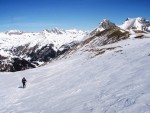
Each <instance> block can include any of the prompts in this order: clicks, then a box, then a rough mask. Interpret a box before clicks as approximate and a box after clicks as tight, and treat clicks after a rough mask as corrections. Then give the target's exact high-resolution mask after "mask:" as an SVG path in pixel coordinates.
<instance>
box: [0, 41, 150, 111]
mask: <svg viewBox="0 0 150 113" xmlns="http://www.w3.org/2000/svg"><path fill="white" fill-rule="evenodd" d="M116 46H121V47H122V48H118V49H117V50H122V51H121V52H115V51H117V50H112V51H107V52H106V53H104V54H103V55H99V56H96V57H94V58H91V59H89V56H90V55H91V54H90V53H87V52H86V53H83V52H82V51H78V52H76V53H74V54H72V55H71V56H70V57H69V58H66V59H61V60H58V61H53V62H52V63H50V64H48V65H46V66H43V67H38V68H36V69H29V70H25V71H20V72H14V73H11V72H4V73H2V72H1V73H0V113H150V82H149V81H150V70H149V67H150V56H148V55H149V54H150V38H145V39H128V40H124V41H120V42H118V43H115V44H110V45H106V46H105V47H116ZM22 77H26V79H27V87H26V88H25V89H22V88H18V87H20V86H21V85H22V84H21V79H22Z"/></svg>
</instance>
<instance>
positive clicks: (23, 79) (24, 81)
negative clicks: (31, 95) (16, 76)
mask: <svg viewBox="0 0 150 113" xmlns="http://www.w3.org/2000/svg"><path fill="white" fill-rule="evenodd" d="M26 82H27V80H26V79H25V77H23V78H22V84H23V88H25V87H26Z"/></svg>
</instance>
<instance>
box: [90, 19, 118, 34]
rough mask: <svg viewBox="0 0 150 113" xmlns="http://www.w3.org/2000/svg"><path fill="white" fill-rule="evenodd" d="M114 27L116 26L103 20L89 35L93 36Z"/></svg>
mask: <svg viewBox="0 0 150 113" xmlns="http://www.w3.org/2000/svg"><path fill="white" fill-rule="evenodd" d="M115 27H117V26H116V25H115V24H114V23H112V22H111V21H110V20H107V19H103V21H102V22H101V23H100V24H99V26H98V27H97V28H96V29H95V30H93V31H92V32H91V35H94V34H96V33H98V32H101V31H104V30H106V29H109V28H115Z"/></svg>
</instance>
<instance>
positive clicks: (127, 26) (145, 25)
mask: <svg viewBox="0 0 150 113" xmlns="http://www.w3.org/2000/svg"><path fill="white" fill-rule="evenodd" d="M120 27H121V28H122V29H124V30H141V31H146V32H147V31H150V29H149V27H150V22H149V21H148V20H146V19H145V18H142V17H138V18H127V19H126V21H125V22H124V23H123V24H122V25H121V26H120Z"/></svg>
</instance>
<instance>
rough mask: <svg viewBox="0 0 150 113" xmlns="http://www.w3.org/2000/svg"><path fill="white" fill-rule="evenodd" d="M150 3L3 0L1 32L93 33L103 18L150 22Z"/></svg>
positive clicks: (138, 0)
mask: <svg viewBox="0 0 150 113" xmlns="http://www.w3.org/2000/svg"><path fill="white" fill-rule="evenodd" d="M149 4H150V2H149V0H0V31H7V30H10V29H19V30H23V31H33V32H34V31H41V30H43V29H52V28H55V27H57V28H60V29H73V28H76V29H80V30H92V29H94V28H95V27H97V26H98V24H99V23H100V22H101V21H102V19H109V20H111V21H112V22H114V23H116V24H122V22H123V21H124V20H125V19H126V18H127V17H130V18H135V17H145V18H147V19H148V20H150V12H149V11H150V7H149Z"/></svg>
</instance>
